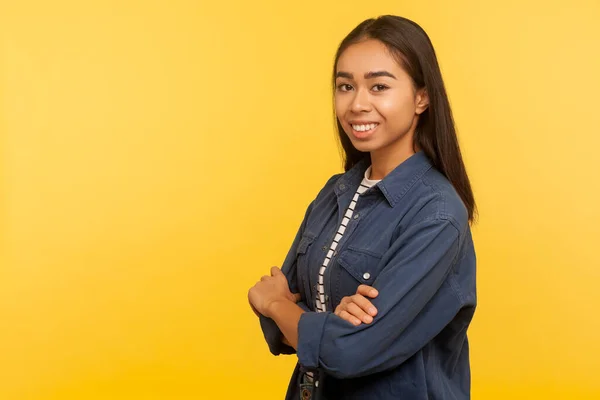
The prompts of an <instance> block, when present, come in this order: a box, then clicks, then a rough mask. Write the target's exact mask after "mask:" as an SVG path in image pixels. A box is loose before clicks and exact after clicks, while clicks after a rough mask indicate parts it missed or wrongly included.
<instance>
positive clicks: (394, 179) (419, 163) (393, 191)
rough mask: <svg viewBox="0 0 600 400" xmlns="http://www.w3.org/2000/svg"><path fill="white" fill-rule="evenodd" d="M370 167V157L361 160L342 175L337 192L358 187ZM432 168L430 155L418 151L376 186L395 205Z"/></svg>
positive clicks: (339, 193) (338, 193)
mask: <svg viewBox="0 0 600 400" xmlns="http://www.w3.org/2000/svg"><path fill="white" fill-rule="evenodd" d="M368 167H369V161H368V159H363V160H361V161H359V162H358V163H357V164H356V165H355V166H354V167H352V168H351V169H350V170H348V172H346V173H345V174H344V175H342V176H341V177H340V179H339V180H338V181H337V184H336V186H335V189H334V191H335V193H336V194H337V195H338V196H339V195H341V194H342V193H344V192H346V191H347V190H351V189H354V188H356V187H358V185H359V184H360V182H361V181H362V179H363V178H364V174H365V171H366V170H367V168H368ZM431 168H432V163H431V160H430V159H429V157H427V155H426V154H425V153H424V152H423V151H422V150H421V151H418V152H417V153H415V154H413V155H412V156H410V157H409V158H407V159H406V160H404V162H402V164H400V165H398V166H397V167H396V168H394V170H392V171H391V172H390V173H389V174H387V175H386V177H385V178H383V179H382V180H381V182H379V183H378V184H377V185H376V186H375V187H377V188H379V190H380V191H381V193H382V194H383V196H384V197H385V198H386V200H387V202H388V203H389V204H390V206H391V207H394V206H396V204H398V202H399V201H400V199H402V197H403V196H404V195H405V194H406V193H407V192H408V190H409V189H410V188H411V187H412V186H413V185H414V184H415V183H416V182H417V181H418V180H419V179H420V178H421V177H422V176H423V175H424V174H425V173H426V172H427V171H428V170H429V169H431ZM371 190H372V189H371Z"/></svg>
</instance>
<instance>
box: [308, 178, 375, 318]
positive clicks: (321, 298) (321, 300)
mask: <svg viewBox="0 0 600 400" xmlns="http://www.w3.org/2000/svg"><path fill="white" fill-rule="evenodd" d="M370 176H371V167H369V168H367V170H366V171H365V176H364V178H363V180H362V182H361V183H360V186H358V189H357V190H356V193H354V197H353V198H352V201H351V202H350V205H349V206H348V208H347V209H346V214H344V218H343V219H342V223H341V224H340V226H339V228H338V230H337V233H336V235H335V237H334V239H333V242H332V243H331V246H330V247H329V251H328V252H327V256H326V257H325V260H324V261H323V264H321V269H320V270H319V279H318V284H317V299H316V303H315V305H316V309H317V312H324V311H327V302H326V297H325V270H327V266H328V265H329V261H331V257H332V256H333V254H334V252H335V249H336V248H337V246H338V243H339V242H340V240H342V237H343V236H344V232H345V231H346V227H347V226H348V222H350V218H352V215H353V214H354V208H355V207H356V203H357V202H358V197H359V196H360V195H361V194H363V193H364V192H365V191H367V189H369V188H370V187H372V186H375V185H376V184H377V182H379V180H371V179H369V177H370Z"/></svg>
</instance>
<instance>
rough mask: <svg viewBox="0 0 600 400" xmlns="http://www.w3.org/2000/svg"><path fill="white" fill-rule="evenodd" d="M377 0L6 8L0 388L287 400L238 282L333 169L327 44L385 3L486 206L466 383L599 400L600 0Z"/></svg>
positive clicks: (26, 393)
mask: <svg viewBox="0 0 600 400" xmlns="http://www.w3.org/2000/svg"><path fill="white" fill-rule="evenodd" d="M368 4H369V3H368V2H364V1H356V0H346V1H344V2H338V1H330V2H327V1H314V0H309V1H302V2H281V1H265V0H261V1H254V2H246V1H242V0H239V1H218V2H212V1H211V2H208V1H202V0H200V1H191V0H190V1H183V0H170V1H166V0H163V1H141V0H139V1H109V2H107V1H66V0H53V1H8V0H5V1H4V2H3V3H2V4H1V9H0V34H1V37H0V39H1V42H0V44H1V48H0V49H1V53H0V54H1V57H2V58H1V60H0V76H1V80H0V95H1V97H0V100H1V103H0V107H1V108H0V122H1V125H0V127H1V142H0V144H1V146H2V147H1V149H2V153H1V164H0V165H1V170H0V171H1V173H2V174H1V175H0V177H1V181H0V185H1V186H0V190H1V194H2V196H1V203H0V206H1V208H0V213H1V214H0V217H1V220H0V245H1V250H2V253H1V258H0V262H1V264H0V399H2V400H26V399H27V400H30V399H31V400H50V399H57V400H58V399H61V400H62V399H90V400H96V399H241V398H244V399H282V398H283V394H284V392H285V389H286V387H287V383H288V378H289V375H290V373H291V370H292V368H293V365H294V362H295V359H294V357H272V356H271V355H270V354H269V353H268V350H267V346H266V344H265V343H264V341H263V339H262V335H261V332H260V330H259V326H258V323H257V320H256V318H255V317H254V315H253V314H252V312H251V311H250V310H249V308H248V306H247V300H246V293H247V290H248V288H249V287H250V286H251V285H252V284H254V282H255V281H256V280H258V279H259V278H260V276H261V275H263V274H265V273H267V272H268V268H269V267H270V266H271V265H280V263H281V262H282V260H283V258H284V256H285V253H286V251H287V249H288V247H289V245H290V244H291V241H292V239H293V236H294V234H295V231H296V229H297V227H298V224H299V223H300V220H301V218H302V215H303V214H304V211H305V207H306V206H307V204H308V203H309V202H310V200H312V198H313V197H314V196H315V194H316V192H317V191H318V189H320V187H321V186H322V185H323V183H324V182H325V181H326V179H327V178H328V177H329V176H330V175H331V174H333V173H336V172H339V171H340V170H341V164H340V160H339V153H338V147H337V144H336V141H335V136H334V132H333V118H332V106H331V92H330V82H329V78H330V74H331V68H332V60H333V55H334V52H335V49H336V46H337V44H338V43H339V41H340V40H341V39H342V38H343V36H344V35H345V34H347V33H348V32H349V31H350V30H351V29H352V28H353V27H354V26H355V25H356V24H358V23H359V22H360V21H362V20H363V19H365V18H368V17H372V16H377V15H380V14H388V13H390V14H399V15H403V16H406V17H408V18H411V19H414V20H415V21H417V22H418V23H419V24H421V25H422V26H423V28H424V29H425V30H426V31H427V32H428V34H429V35H430V37H431V39H432V41H433V43H434V45H435V47H436V50H437V54H438V57H439V61H440V64H441V67H442V72H443V74H444V78H445V81H446V85H447V89H448V92H449V95H450V100H451V103H452V106H453V109H454V113H455V119H456V123H457V127H458V131H459V135H460V141H461V145H462V149H463V152H464V155H465V161H466V163H467V167H468V170H469V173H470V176H471V179H472V183H473V186H474V190H475V195H476V199H477V201H478V204H479V209H480V214H481V217H480V220H479V223H478V224H477V225H476V226H475V227H474V236H475V241H476V249H477V255H478V285H479V286H478V289H479V308H478V311H477V313H476V317H475V320H474V322H473V325H472V329H471V331H470V338H471V346H472V369H473V398H474V399H476V400H500V399H503V400H504V399H545V400H548V399H569V400H571V399H600V382H599V381H598V374H599V373H600V323H599V317H598V315H599V314H600V312H599V311H598V308H600V289H599V288H598V285H599V283H600V255H599V253H598V252H599V239H600V211H599V209H600V179H599V176H598V175H599V173H600V155H599V154H598V147H600V139H599V134H600V112H599V110H598V105H599V104H600V103H599V100H598V96H599V94H600V78H599V77H598V73H599V72H600V44H599V43H600V23H599V22H598V21H600V3H598V1H593V0H590V1H584V0H571V1H507V2H485V1H452V2H450V1H433V2H417V1H411V2H409V1H377V2H373V3H372V5H368Z"/></svg>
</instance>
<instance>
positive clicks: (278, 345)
mask: <svg viewBox="0 0 600 400" xmlns="http://www.w3.org/2000/svg"><path fill="white" fill-rule="evenodd" d="M297 304H298V305H299V306H300V308H302V309H303V310H304V311H306V312H308V311H310V310H309V309H308V306H307V305H306V304H304V302H299V303H297ZM259 320H260V327H261V329H262V331H263V335H264V337H265V341H266V342H267V345H268V346H269V351H270V352H271V354H273V355H276V356H278V355H280V354H294V353H296V350H294V348H293V347H291V346H288V345H285V344H283V342H282V341H281V339H282V333H281V330H280V329H279V327H278V326H277V324H276V323H275V321H273V320H272V319H271V318H267V317H265V316H264V315H261V316H259Z"/></svg>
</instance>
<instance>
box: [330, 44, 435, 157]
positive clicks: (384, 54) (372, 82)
mask: <svg viewBox="0 0 600 400" xmlns="http://www.w3.org/2000/svg"><path fill="white" fill-rule="evenodd" d="M427 102H428V99H427V95H426V93H425V91H424V90H421V91H415V88H414V85H413V82H412V79H411V77H410V76H409V75H408V74H407V73H406V72H405V71H404V70H403V69H402V68H401V67H400V65H399V64H398V62H397V61H396V60H395V59H394V58H393V57H392V55H391V54H389V51H388V50H387V48H386V47H385V45H384V44H383V43H382V42H380V41H378V40H374V39H369V40H365V41H362V42H360V43H357V44H354V45H351V46H350V47H348V48H347V49H346V50H345V51H344V52H343V53H342V54H341V56H340V57H339V59H338V63H337V66H336V90H335V111H336V115H337V118H338V120H339V121H340V123H341V125H342V127H343V128H344V132H346V134H347V135H348V137H349V138H350V141H351V142H352V144H353V145H354V147H356V148H357V149H358V150H360V151H364V152H367V151H368V152H371V154H372V155H374V154H376V153H378V152H382V151H383V152H386V153H387V152H388V151H395V149H401V148H409V147H410V148H412V136H413V134H414V130H415V128H416V126H417V121H418V117H419V114H421V113H422V112H423V111H425V109H426V108H427Z"/></svg>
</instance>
